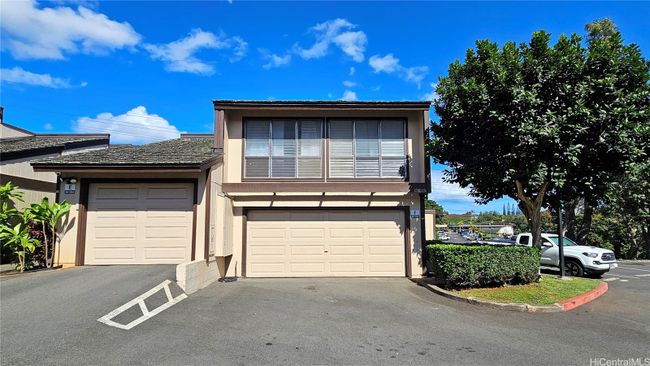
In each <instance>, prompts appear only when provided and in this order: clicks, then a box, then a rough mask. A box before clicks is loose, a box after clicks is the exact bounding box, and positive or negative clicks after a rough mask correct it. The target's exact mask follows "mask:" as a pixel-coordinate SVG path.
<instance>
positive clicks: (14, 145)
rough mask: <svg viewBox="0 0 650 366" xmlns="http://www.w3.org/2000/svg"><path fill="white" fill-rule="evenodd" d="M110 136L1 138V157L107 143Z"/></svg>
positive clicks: (26, 155) (36, 153)
mask: <svg viewBox="0 0 650 366" xmlns="http://www.w3.org/2000/svg"><path fill="white" fill-rule="evenodd" d="M109 138H110V135H108V134H101V135H95V134H93V135H85V134H69V135H55V134H52V135H34V136H25V137H9V138H3V139H0V159H2V160H9V159H17V158H22V157H29V156H37V155H45V154H53V153H59V152H61V151H63V150H69V149H76V148H82V147H88V146H95V145H107V144H108V143H109Z"/></svg>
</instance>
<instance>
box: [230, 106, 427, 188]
mask: <svg viewBox="0 0 650 366" xmlns="http://www.w3.org/2000/svg"><path fill="white" fill-rule="evenodd" d="M244 116H245V117H247V118H248V117H250V118H254V117H264V118H266V117H268V118H274V117H275V118H279V117H285V118H290V117H293V118H321V119H326V118H355V117H359V118H362V117H371V118H375V117H376V118H407V120H408V128H407V135H408V136H407V143H406V151H407V154H408V156H410V157H411V165H410V167H409V172H410V174H409V179H410V181H411V182H414V183H424V181H425V170H424V165H423V163H424V129H425V124H426V123H427V122H426V121H425V118H427V119H428V113H423V112H422V111H366V110H355V111H340V110H339V111H336V110H334V111H329V110H325V111H313V110H299V111H293V110H291V111H286V110H285V111H277V110H245V111H241V110H236V111H226V113H224V121H225V122H224V123H225V125H226V128H225V130H224V169H225V174H224V178H225V180H224V182H225V183H240V182H241V181H242V166H243V165H242V151H243V150H242V149H243V140H242V136H243V122H242V121H243V117H244ZM324 154H325V155H324V156H327V152H324ZM325 179H327V177H325Z"/></svg>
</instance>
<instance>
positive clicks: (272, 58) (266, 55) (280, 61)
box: [258, 48, 291, 70]
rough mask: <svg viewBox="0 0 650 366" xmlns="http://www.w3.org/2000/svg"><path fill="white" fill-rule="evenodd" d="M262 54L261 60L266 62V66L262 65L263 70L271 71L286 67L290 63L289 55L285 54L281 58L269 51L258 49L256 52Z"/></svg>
mask: <svg viewBox="0 0 650 366" xmlns="http://www.w3.org/2000/svg"><path fill="white" fill-rule="evenodd" d="M258 51H259V52H260V53H261V54H262V59H264V60H266V61H268V62H267V63H266V64H264V65H262V67H263V68H264V69H267V70H268V69H272V68H274V67H282V66H286V65H288V64H289V62H291V54H289V53H286V54H284V55H283V56H280V55H277V54H275V53H271V52H269V50H267V49H264V48H260V49H259V50H258Z"/></svg>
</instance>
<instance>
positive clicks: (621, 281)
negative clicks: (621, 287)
mask: <svg viewBox="0 0 650 366" xmlns="http://www.w3.org/2000/svg"><path fill="white" fill-rule="evenodd" d="M627 281H629V280H621V282H627Z"/></svg>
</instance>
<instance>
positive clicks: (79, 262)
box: [75, 178, 199, 266]
mask: <svg viewBox="0 0 650 366" xmlns="http://www.w3.org/2000/svg"><path fill="white" fill-rule="evenodd" d="M80 180H81V184H80V187H79V215H78V217H77V220H78V221H77V222H78V224H77V248H76V255H75V266H83V265H84V264H85V255H86V224H87V220H88V192H89V189H90V185H91V184H94V183H192V184H193V185H194V197H193V198H192V258H191V259H192V260H194V257H195V255H196V211H197V198H198V190H199V180H198V179H173V178H169V179H158V178H138V179H131V178H125V179H115V178H106V179H83V178H82V179H80Z"/></svg>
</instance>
